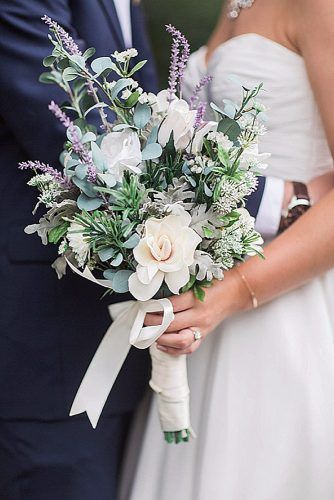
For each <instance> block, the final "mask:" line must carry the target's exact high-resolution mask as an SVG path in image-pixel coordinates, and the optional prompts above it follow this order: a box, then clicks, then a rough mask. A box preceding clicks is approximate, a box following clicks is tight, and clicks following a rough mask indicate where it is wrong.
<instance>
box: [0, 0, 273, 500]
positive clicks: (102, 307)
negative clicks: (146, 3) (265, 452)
mask: <svg viewBox="0 0 334 500" xmlns="http://www.w3.org/2000/svg"><path fill="white" fill-rule="evenodd" d="M44 14H46V15H48V16H50V17H51V18H52V19H54V20H55V21H57V22H58V23H59V24H60V25H62V26H63V27H64V28H65V29H66V30H67V31H68V32H69V33H70V34H71V36H72V37H73V38H74V39H75V40H76V41H77V43H78V44H79V46H80V48H82V49H83V48H84V47H86V48H87V47H90V46H94V47H95V48H96V49H97V53H96V57H99V56H103V55H106V54H108V53H112V52H114V51H115V50H122V49H124V48H126V47H128V46H130V45H133V46H135V47H136V48H137V49H138V50H139V53H140V56H141V58H142V59H148V60H149V61H150V62H149V63H148V64H147V65H146V66H145V67H144V68H143V69H142V71H141V75H140V78H141V85H142V86H143V87H144V88H145V90H146V91H156V90H157V85H156V75H155V71H154V67H153V66H152V55H151V51H150V48H149V43H148V40H147V36H146V33H145V28H144V21H143V18H142V12H141V8H140V6H139V5H138V4H137V3H136V4H135V3H132V4H131V5H130V0H120V1H116V0H115V1H114V2H113V1H112V0H29V1H27V0H1V3H0V33H1V36H0V144H1V146H0V168H1V194H0V207H1V211H0V213H1V218H0V235H1V236H0V294H1V311H0V500H46V499H47V500H93V499H96V500H113V499H114V498H115V495H116V488H117V477H118V472H119V466H120V462H121V457H122V450H123V447H124V440H125V438H126V435H127V431H128V427H129V425H130V422H131V416H132V413H133V411H134V409H135V408H136V406H137V404H138V402H139V401H140V399H141V397H142V395H143V392H144V390H145V387H146V386H147V381H148V378H149V369H150V367H149V361H148V355H147V352H142V351H134V350H132V351H131V352H130V355H129V357H128V359H127V361H126V363H125V365H124V366H123V369H122V371H121V373H120V375H119V377H118V380H117V382H116V384H115V386H114V388H113V391H112V393H111V395H110V397H109V399H108V402H107V404H106V406H105V409H104V412H103V416H102V417H101V420H100V422H99V426H98V428H97V429H96V430H93V429H92V428H91V426H90V423H89V421H88V419H87V418H86V416H85V415H79V416H76V417H71V418H70V417H68V413H69V409H70V407H71V403H72V400H73V397H74V395H75V393H76V390H77V388H78V386H79V383H80V381H81V378H82V376H83V374H84V373H85V371H86V369H87V366H88V364H89V362H90V360H91V358H92V356H93V354H94V352H95V350H96V348H97V346H98V344H99V342H100V341H101V339H102V337H103V335H104V333H105V331H106V330H107V327H108V326H109V324H110V318H109V315H108V312H107V305H108V303H109V302H110V299H108V300H107V299H103V300H98V299H99V294H100V290H99V289H97V287H96V286H95V285H93V284H90V283H89V282H84V281H83V280H81V279H80V278H78V277H76V276H75V275H72V274H71V273H70V274H69V276H68V277H67V278H66V279H64V280H62V281H58V280H57V278H56V276H55V272H54V271H53V270H52V269H51V267H50V263H51V262H52V261H53V260H55V258H56V257H57V255H56V252H55V251H54V250H53V249H52V248H50V247H44V246H42V245H41V243H40V240H39V238H38V237H37V236H36V237H35V236H26V235H25V234H24V232H23V228H24V227H25V226H26V225H28V224H30V223H31V209H32V207H33V206H34V201H35V200H34V192H33V190H31V192H30V191H29V189H28V188H27V187H26V181H27V178H26V176H25V174H24V173H23V172H20V171H19V170H18V169H17V164H18V163H19V161H22V160H27V159H33V160H34V159H40V160H43V161H45V162H49V163H50V164H51V165H54V166H57V161H58V154H59V151H60V150H61V147H62V144H63V142H64V130H63V129H62V127H61V126H60V125H59V124H58V123H57V120H55V118H54V117H53V116H52V115H51V113H50V112H49V111H48V108H47V105H48V103H49V102H50V100H51V99H53V100H55V101H56V102H58V103H61V102H62V101H63V100H64V95H63V94H62V92H61V90H60V89H58V88H56V87H55V86H53V87H50V86H47V85H43V84H40V83H39V82H38V76H39V74H40V73H41V72H42V71H43V67H42V65H41V61H42V59H43V57H45V56H46V55H48V54H49V52H50V43H49V41H48V38H47V27H46V26H45V25H43V23H42V22H41V21H40V18H41V16H42V15H44ZM130 17H131V20H132V25H131V23H130ZM131 28H132V29H131ZM263 188H264V181H263V180H262V181H261V183H260V188H259V190H258V192H257V193H256V194H255V195H254V196H253V197H252V199H251V201H250V203H251V209H252V211H253V213H254V214H256V213H257V211H258V207H259V204H260V200H261V196H262V193H263Z"/></svg>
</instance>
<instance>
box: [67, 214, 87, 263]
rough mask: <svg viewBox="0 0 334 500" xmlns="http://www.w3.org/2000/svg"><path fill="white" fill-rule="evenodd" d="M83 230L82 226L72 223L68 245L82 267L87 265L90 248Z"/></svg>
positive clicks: (68, 233)
mask: <svg viewBox="0 0 334 500" xmlns="http://www.w3.org/2000/svg"><path fill="white" fill-rule="evenodd" d="M83 230H84V228H83V226H82V225H81V224H78V223H77V222H72V223H71V225H70V227H69V229H68V232H67V239H68V243H69V245H70V247H71V248H72V250H73V252H74V254H75V258H76V260H77V262H78V264H79V266H80V267H83V266H84V265H85V262H86V260H87V257H88V254H89V248H90V246H89V243H88V242H87V241H86V240H85V238H84V234H83Z"/></svg>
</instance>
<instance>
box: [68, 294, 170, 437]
mask: <svg viewBox="0 0 334 500" xmlns="http://www.w3.org/2000/svg"><path fill="white" fill-rule="evenodd" d="M109 311H110V314H111V316H112V317H113V318H115V321H114V322H113V323H112V324H111V326H110V327H109V329H108V331H107V333H106V334H105V336H104V337H103V339H102V341H101V343H100V345H99V347H98V349H97V351H96V353H95V355H94V357H93V359H92V361H91V363H90V365H89V367H88V369H87V371H86V373H85V376H84V378H83V379H82V382H81V384H80V387H79V389H78V392H77V394H76V396H75V399H74V401H73V404H72V408H71V411H70V415H71V416H72V415H77V414H78V413H83V412H84V411H85V412H87V415H88V418H89V420H90V422H91V424H92V426H93V427H94V429H95V427H96V426H97V423H98V421H99V418H100V415H101V413H102V410H103V407H104V405H105V403H106V400H107V397H108V395H109V393H110V391H111V389H112V387H113V385H114V382H115V380H116V378H117V375H118V373H119V371H120V369H121V368H122V365H123V363H124V361H125V359H126V357H127V355H128V353H129V350H130V348H131V345H133V346H134V347H137V348H138V349H146V348H148V347H150V346H151V345H152V344H154V342H155V341H156V340H157V339H158V338H159V337H160V336H161V335H162V334H163V333H164V332H165V331H166V329H167V328H168V326H169V325H170V324H171V322H172V321H173V319H174V313H173V306H172V303H171V302H170V300H168V299H159V300H148V301H147V302H140V301H137V302H135V301H127V302H121V303H118V304H113V305H111V306H109ZM160 311H162V312H163V316H162V323H161V325H159V326H145V327H144V326H143V325H144V319H145V315H146V313H154V312H160Z"/></svg>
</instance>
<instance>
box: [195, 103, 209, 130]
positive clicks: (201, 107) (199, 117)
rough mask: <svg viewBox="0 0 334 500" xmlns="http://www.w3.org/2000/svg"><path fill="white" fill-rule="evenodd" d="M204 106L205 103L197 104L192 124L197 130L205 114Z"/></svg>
mask: <svg viewBox="0 0 334 500" xmlns="http://www.w3.org/2000/svg"><path fill="white" fill-rule="evenodd" d="M206 106H207V104H206V102H200V103H199V105H198V108H197V113H196V118H195V124H194V127H195V128H199V127H200V126H201V125H202V123H203V121H204V117H205V113H206Z"/></svg>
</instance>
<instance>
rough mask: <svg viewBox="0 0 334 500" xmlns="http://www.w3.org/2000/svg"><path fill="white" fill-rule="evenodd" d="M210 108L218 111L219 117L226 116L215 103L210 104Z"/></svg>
mask: <svg viewBox="0 0 334 500" xmlns="http://www.w3.org/2000/svg"><path fill="white" fill-rule="evenodd" d="M210 107H211V108H212V109H213V110H214V111H216V112H217V113H218V114H219V115H222V116H223V115H224V111H223V110H222V109H220V108H219V107H218V106H217V105H216V104H215V103H214V102H210Z"/></svg>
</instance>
